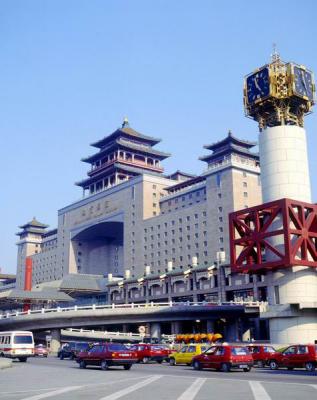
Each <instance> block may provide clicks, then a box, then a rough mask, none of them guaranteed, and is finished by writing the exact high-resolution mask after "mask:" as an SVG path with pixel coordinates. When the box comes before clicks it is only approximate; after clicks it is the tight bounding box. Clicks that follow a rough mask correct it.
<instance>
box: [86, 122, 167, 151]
mask: <svg viewBox="0 0 317 400" xmlns="http://www.w3.org/2000/svg"><path fill="white" fill-rule="evenodd" d="M120 136H124V137H128V138H130V139H134V140H137V141H140V142H144V143H148V144H149V145H152V146H153V145H155V144H157V143H159V142H160V141H161V139H157V138H154V137H151V136H147V135H143V134H142V133H140V132H137V131H135V130H134V129H132V128H130V126H129V125H128V123H125V122H124V123H123V125H122V127H121V128H119V129H117V130H116V131H114V132H113V133H111V134H110V135H108V136H105V137H104V138H103V139H100V140H98V141H97V142H94V143H91V146H93V147H97V148H99V149H101V148H102V147H104V146H106V144H107V143H109V142H111V141H112V140H114V139H116V138H117V137H120Z"/></svg>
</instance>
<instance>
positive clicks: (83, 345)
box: [57, 342, 90, 360]
mask: <svg viewBox="0 0 317 400" xmlns="http://www.w3.org/2000/svg"><path fill="white" fill-rule="evenodd" d="M89 347H90V344H89V343H87V342H70V343H68V344H67V345H65V346H63V347H62V348H61V349H60V350H59V351H58V353H57V357H59V358H60V359H61V360H63V359H64V358H70V359H71V360H74V359H75V358H76V357H77V354H78V353H79V352H81V351H86V350H88V349H89Z"/></svg>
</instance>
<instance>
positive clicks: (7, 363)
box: [0, 360, 12, 369]
mask: <svg viewBox="0 0 317 400" xmlns="http://www.w3.org/2000/svg"><path fill="white" fill-rule="evenodd" d="M11 367H12V361H11V360H0V369H5V368H11Z"/></svg>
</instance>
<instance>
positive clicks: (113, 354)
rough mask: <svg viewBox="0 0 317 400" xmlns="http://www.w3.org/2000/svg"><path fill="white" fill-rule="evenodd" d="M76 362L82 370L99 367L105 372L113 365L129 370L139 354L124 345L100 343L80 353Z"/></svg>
mask: <svg viewBox="0 0 317 400" xmlns="http://www.w3.org/2000/svg"><path fill="white" fill-rule="evenodd" d="M76 361H77V362H78V364H79V367H80V368H86V366H87V365H98V366H100V367H101V369H102V370H104V371H105V370H107V369H108V368H109V367H110V366H113V365H118V366H120V365H121V366H123V368H124V369H126V370H128V369H130V368H131V366H132V364H134V363H136V362H137V361H138V359H137V354H136V353H135V352H133V351H130V350H128V349H127V348H126V347H125V346H124V345H123V344H118V343H100V344H96V345H94V346H93V347H92V348H91V349H90V350H89V351H82V352H80V353H78V355H77V359H76Z"/></svg>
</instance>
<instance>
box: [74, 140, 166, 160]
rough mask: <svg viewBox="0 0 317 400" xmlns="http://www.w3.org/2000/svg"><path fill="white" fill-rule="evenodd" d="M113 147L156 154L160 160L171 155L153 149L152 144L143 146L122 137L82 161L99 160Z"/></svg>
mask: <svg viewBox="0 0 317 400" xmlns="http://www.w3.org/2000/svg"><path fill="white" fill-rule="evenodd" d="M111 149H117V150H120V149H128V150H134V151H137V152H139V153H142V154H147V155H151V156H155V157H156V158H158V159H160V160H164V159H165V158H167V157H170V156H171V154H170V153H165V152H163V151H159V150H156V149H153V148H152V147H151V146H142V145H141V144H137V143H131V142H130V143H128V142H126V141H124V140H122V139H120V138H118V139H115V140H114V141H113V142H112V143H111V144H110V145H109V146H107V148H104V149H102V150H100V151H99V152H98V153H95V154H92V155H91V156H88V157H85V158H82V159H81V161H83V162H86V163H90V164H91V163H92V162H94V161H97V160H99V159H100V158H102V157H103V156H105V155H107V154H108V153H109V151H110V150H111Z"/></svg>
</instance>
